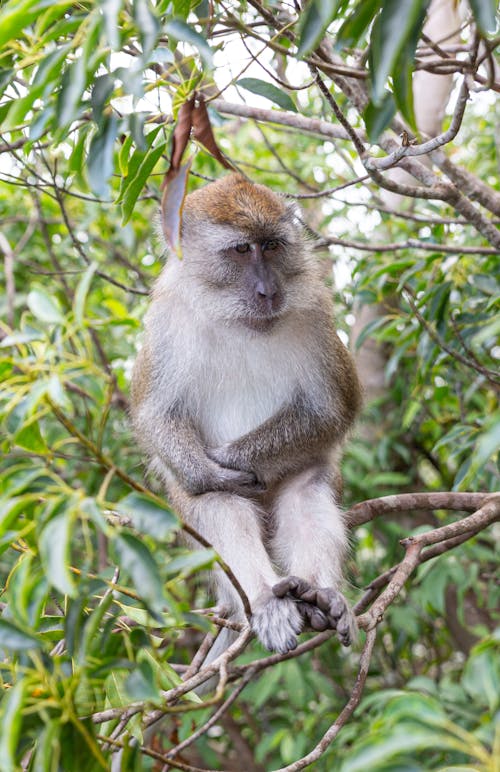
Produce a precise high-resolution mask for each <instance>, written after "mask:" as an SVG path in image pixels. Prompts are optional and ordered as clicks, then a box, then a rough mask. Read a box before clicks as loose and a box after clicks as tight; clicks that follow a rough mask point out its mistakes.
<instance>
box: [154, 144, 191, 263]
mask: <svg viewBox="0 0 500 772" xmlns="http://www.w3.org/2000/svg"><path fill="white" fill-rule="evenodd" d="M192 163H193V158H192V157H191V158H189V159H188V160H187V161H186V163H185V164H183V165H182V166H181V167H180V168H178V169H173V167H172V166H170V169H169V170H168V172H167V176H166V177H165V181H166V184H165V188H164V191H163V195H162V198H161V227H162V229H163V235H164V236H165V239H166V240H167V244H169V246H170V247H171V248H172V250H173V251H174V252H175V253H176V254H177V255H179V257H180V256H181V220H182V209H183V207H184V199H185V198H186V189H187V181H188V177H189V171H190V169H191V164H192Z"/></svg>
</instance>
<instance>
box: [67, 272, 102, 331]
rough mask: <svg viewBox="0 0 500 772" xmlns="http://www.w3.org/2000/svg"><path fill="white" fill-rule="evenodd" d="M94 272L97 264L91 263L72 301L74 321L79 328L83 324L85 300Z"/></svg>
mask: <svg viewBox="0 0 500 772" xmlns="http://www.w3.org/2000/svg"><path fill="white" fill-rule="evenodd" d="M96 270H97V263H96V262H93V263H91V264H90V265H89V267H88V268H87V269H86V271H85V273H84V274H83V276H82V278H81V279H80V281H79V282H78V286H77V288H76V290H75V295H74V299H73V313H74V315H75V320H76V322H77V324H78V325H80V326H81V325H82V324H83V318H84V311H85V300H86V299H87V295H88V292H89V289H90V285H91V283H92V279H93V277H94V274H95V272H96Z"/></svg>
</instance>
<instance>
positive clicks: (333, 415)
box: [209, 328, 361, 485]
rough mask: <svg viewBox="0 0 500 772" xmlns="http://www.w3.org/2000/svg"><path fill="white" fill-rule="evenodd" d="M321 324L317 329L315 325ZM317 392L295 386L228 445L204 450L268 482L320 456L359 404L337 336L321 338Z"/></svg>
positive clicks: (349, 422) (353, 374) (356, 387)
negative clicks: (274, 410)
mask: <svg viewBox="0 0 500 772" xmlns="http://www.w3.org/2000/svg"><path fill="white" fill-rule="evenodd" d="M320 329H321V328H320ZM322 350H323V352H324V354H325V356H324V359H323V362H322V366H321V371H318V384H321V386H318V390H317V394H318V393H320V394H321V397H318V396H317V394H316V395H312V394H309V393H306V392H305V391H303V390H302V391H298V392H297V393H296V394H295V397H294V399H293V400H292V401H291V402H290V403H289V404H288V405H285V406H284V407H283V408H282V409H281V410H279V411H278V412H277V413H276V414H275V415H274V416H271V418H269V419H268V420H267V421H265V422H264V423H263V424H261V425H260V426H258V427H257V428H256V429H254V430H252V431H250V432H248V434H245V435H244V436H243V437H240V438H239V439H237V440H235V441H234V442H232V443H229V444H228V445H224V446H222V447H220V448H215V449H213V450H210V451H209V455H210V457H211V458H213V459H214V460H215V461H217V462H218V463H220V464H222V465H223V466H228V467H232V468H234V469H242V470H247V471H252V472H254V473H255V474H256V475H257V478H258V479H259V480H261V481H262V482H264V483H265V484H266V485H270V484H272V483H274V482H277V481H279V480H280V479H282V478H283V477H286V476H287V475H288V474H290V473H293V472H295V471H297V470H300V469H301V468H303V466H304V464H310V463H311V462H314V461H322V460H324V459H325V457H326V455H327V454H328V451H329V450H330V449H331V448H333V447H334V446H335V445H337V444H338V443H339V442H341V441H342V439H343V438H344V436H345V435H346V433H347V431H348V430H349V429H350V427H351V426H352V424H353V422H354V419H355V417H356V414H357V412H358V410H359V408H360V404H361V394H360V387H359V382H358V379H357V375H356V370H355V368H354V364H353V362H352V359H351V356H350V354H349V352H348V351H347V349H346V348H345V347H344V346H343V344H342V343H341V342H340V340H339V339H338V337H337V336H336V335H333V336H330V337H329V338H328V339H325V340H324V341H323V348H322Z"/></svg>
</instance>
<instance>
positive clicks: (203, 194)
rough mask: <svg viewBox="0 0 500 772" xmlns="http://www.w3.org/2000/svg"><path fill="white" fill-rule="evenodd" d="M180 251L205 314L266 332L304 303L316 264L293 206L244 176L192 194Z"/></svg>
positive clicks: (228, 178)
mask: <svg viewBox="0 0 500 772" xmlns="http://www.w3.org/2000/svg"><path fill="white" fill-rule="evenodd" d="M182 252H183V260H182V266H179V267H178V268H179V271H181V273H182V274H183V277H182V281H181V284H182V286H184V287H185V286H186V280H187V281H188V284H189V283H191V289H192V292H191V294H192V295H195V296H196V297H197V298H198V299H199V303H198V310H200V312H201V313H203V314H204V315H205V316H206V317H209V318H213V319H214V320H217V321H223V322H224V323H231V322H238V323H239V324H242V325H244V326H245V327H247V328H250V329H253V330H256V331H266V330H268V329H270V328H271V327H273V326H274V325H275V324H277V323H278V321H279V320H280V319H281V318H283V317H284V316H286V315H287V313H288V311H289V310H290V309H297V308H298V307H301V306H302V305H304V301H305V293H304V287H305V286H306V285H307V283H306V282H304V275H305V274H307V273H310V272H311V270H312V261H311V260H310V255H309V250H308V248H307V245H306V244H305V242H304V236H303V228H302V226H301V224H300V222H299V220H298V217H297V211H296V207H295V205H294V204H291V203H290V202H288V201H286V200H285V199H284V198H282V197H280V196H277V195H276V194H275V193H273V192H272V191H270V190H269V189H268V188H265V187H263V186H262V185H254V184H253V183H251V182H249V181H248V180H246V179H245V178H243V177H241V176H240V175H228V176H226V177H223V178H222V179H220V180H218V181H217V182H215V183H211V184H209V185H207V186H205V187H204V188H201V189H199V190H197V191H194V192H193V193H191V194H189V195H188V196H187V198H186V201H185V205H184V209H183V217H182ZM179 278H180V276H179ZM194 285H196V287H195V286H194ZM199 290H202V291H201V292H200V291H199ZM200 304H201V305H202V306H203V308H201V307H200Z"/></svg>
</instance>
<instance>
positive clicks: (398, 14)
mask: <svg viewBox="0 0 500 772" xmlns="http://www.w3.org/2000/svg"><path fill="white" fill-rule="evenodd" d="M427 4H428V2H427V0H426V2H425V7H427ZM421 12H422V0H386V2H384V3H383V4H382V10H381V12H380V14H379V15H378V16H377V18H376V19H375V23H374V25H373V29H372V34H371V38H370V71H371V76H372V100H373V102H374V104H379V103H380V102H381V101H382V100H383V98H384V94H385V84H386V81H387V78H388V77H389V75H390V74H391V73H392V71H393V68H394V65H395V63H396V60H397V58H398V56H399V54H400V53H401V51H402V49H403V46H404V45H405V44H406V43H407V41H408V38H409V36H410V35H411V33H412V31H413V30H414V27H415V25H416V22H417V19H418V17H419V15H420V14H421Z"/></svg>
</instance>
